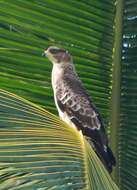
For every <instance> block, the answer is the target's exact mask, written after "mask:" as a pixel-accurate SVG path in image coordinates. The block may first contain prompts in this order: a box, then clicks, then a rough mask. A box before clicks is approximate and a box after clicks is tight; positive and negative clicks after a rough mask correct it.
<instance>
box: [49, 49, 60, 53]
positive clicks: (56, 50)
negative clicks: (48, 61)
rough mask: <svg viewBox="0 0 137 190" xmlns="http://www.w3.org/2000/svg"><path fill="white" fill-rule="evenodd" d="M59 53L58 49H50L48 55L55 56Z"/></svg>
mask: <svg viewBox="0 0 137 190" xmlns="http://www.w3.org/2000/svg"><path fill="white" fill-rule="evenodd" d="M58 52H59V49H50V53H53V54H56V53H58Z"/></svg>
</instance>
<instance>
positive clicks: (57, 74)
mask: <svg viewBox="0 0 137 190" xmlns="http://www.w3.org/2000/svg"><path fill="white" fill-rule="evenodd" d="M63 72H64V71H63V68H61V66H60V65H59V64H54V65H53V69H52V88H53V91H54V101H55V105H56V107H57V110H58V113H59V117H60V119H62V120H63V121H65V122H66V123H67V124H69V125H70V126H72V127H75V126H74V124H73V123H72V122H71V120H70V118H69V117H68V115H67V113H66V112H62V111H61V110H60V108H59V106H58V103H57V98H56V91H57V85H59V84H60V82H61V80H62V77H63Z"/></svg>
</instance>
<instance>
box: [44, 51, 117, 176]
mask: <svg viewBox="0 0 137 190" xmlns="http://www.w3.org/2000/svg"><path fill="white" fill-rule="evenodd" d="M43 55H46V56H47V57H48V59H49V60H50V61H51V62H52V63H53V70H52V87H53V91H54V100H55V104H56V107H57V110H58V113H59V116H60V118H61V119H62V120H63V121H65V122H66V123H67V124H69V125H70V126H72V127H76V128H77V129H78V130H81V131H82V133H83V135H84V136H85V137H86V139H87V140H88V141H89V143H90V144H91V146H92V147H93V148H94V150H95V152H96V154H97V155H98V157H99V158H100V160H101V161H102V163H103V164H104V166H105V167H106V169H107V170H108V172H109V173H111V172H112V167H113V166H114V165H115V164H116V162H115V158H114V156H113V153H112V151H111V149H110V148H109V146H108V139H107V136H106V134H105V130H104V126H103V122H102V119H101V116H100V114H99V112H98V111H97V109H96V107H95V105H94V103H93V102H92V100H91V99H90V97H89V95H88V93H87V92H86V90H85V88H84V86H83V84H82V82H81V81H80V79H79V77H78V75H77V73H76V71H75V67H74V65H73V61H72V57H71V55H70V54H69V52H68V51H66V50H64V49H60V48H58V47H49V48H48V49H47V50H46V51H45V52H44V54H43Z"/></svg>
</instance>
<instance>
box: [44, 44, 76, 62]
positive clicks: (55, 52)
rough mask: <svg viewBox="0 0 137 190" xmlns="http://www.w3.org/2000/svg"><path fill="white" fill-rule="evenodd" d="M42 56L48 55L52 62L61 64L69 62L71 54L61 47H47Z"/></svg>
mask: <svg viewBox="0 0 137 190" xmlns="http://www.w3.org/2000/svg"><path fill="white" fill-rule="evenodd" d="M43 55H44V56H46V57H48V59H49V60H50V61H51V62H52V63H53V64H63V63H69V62H71V59H72V58H71V55H70V54H69V53H68V51H66V50H65V49H61V48H58V47H53V46H51V47H49V48H48V49H47V50H45V51H44V53H43Z"/></svg>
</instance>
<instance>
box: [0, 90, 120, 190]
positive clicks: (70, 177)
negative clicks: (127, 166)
mask: <svg viewBox="0 0 137 190" xmlns="http://www.w3.org/2000/svg"><path fill="white" fill-rule="evenodd" d="M0 106H1V112H0V121H1V123H0V163H1V164H0V165H1V167H2V166H4V167H10V172H13V173H17V174H18V173H19V174H22V175H21V176H17V177H16V178H17V179H18V181H19V182H20V183H23V182H24V183H23V184H18V183H17V184H15V188H13V187H12V188H11V189H21V190H23V189H59V190H61V189H66V190H67V189H69V190H70V189H87V190H89V189H91V190H97V189H98V190H100V189H102V190H103V189H104V190H112V189H114V190H116V189H118V188H117V187H116V185H115V184H114V183H113V181H112V180H111V178H110V176H109V174H108V172H107V171H106V170H105V168H104V166H103V165H102V164H101V162H100V161H99V159H98V158H97V156H96V154H95V153H94V151H93V150H92V149H91V147H90V145H89V144H88V143H87V142H86V140H85V139H84V137H83V136H82V134H81V133H80V132H78V131H77V130H76V129H75V128H71V127H69V126H67V125H66V124H65V123H63V122H62V121H61V120H59V119H58V118H57V117H56V116H54V115H52V114H51V113H49V112H47V111H46V110H44V109H42V108H40V107H38V106H36V105H35V104H32V103H30V102H28V101H26V100H25V99H23V98H20V97H18V96H16V95H15V94H11V93H8V92H7V91H4V90H0ZM11 180H12V176H11Z"/></svg>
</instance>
